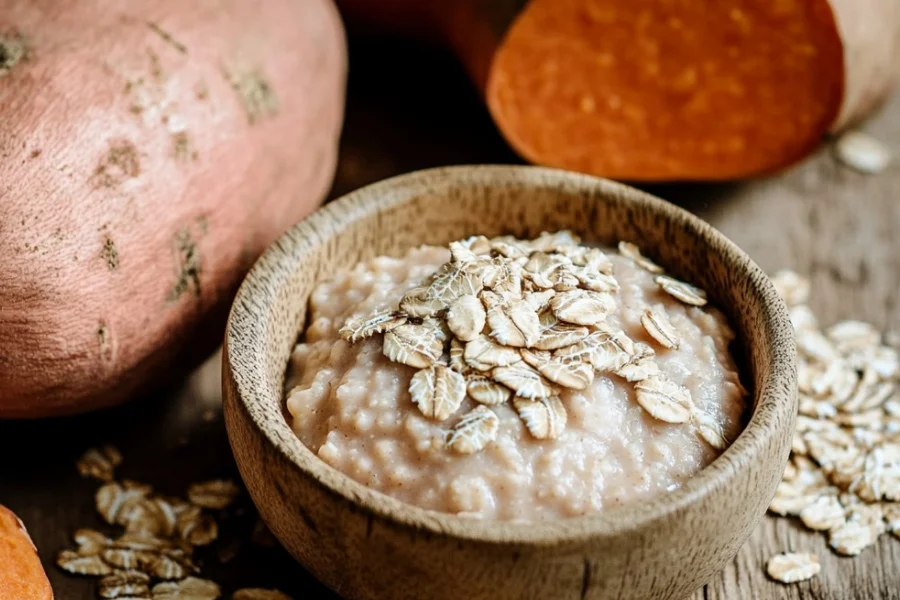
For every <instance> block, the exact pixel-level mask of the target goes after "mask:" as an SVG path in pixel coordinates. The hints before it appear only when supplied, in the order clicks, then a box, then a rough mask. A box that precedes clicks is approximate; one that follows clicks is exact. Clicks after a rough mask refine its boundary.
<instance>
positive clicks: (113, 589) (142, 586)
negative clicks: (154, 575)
mask: <svg viewBox="0 0 900 600" xmlns="http://www.w3.org/2000/svg"><path fill="white" fill-rule="evenodd" d="M149 584H150V577H149V576H148V575H147V574H146V573H142V572H140V571H133V570H128V571H116V572H114V573H111V574H109V575H107V576H105V577H103V578H102V579H101V580H100V582H99V584H98V588H97V591H98V593H99V594H100V597H101V598H119V597H121V596H146V595H147V594H149V593H150V587H149Z"/></svg>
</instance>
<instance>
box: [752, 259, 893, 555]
mask: <svg viewBox="0 0 900 600" xmlns="http://www.w3.org/2000/svg"><path fill="white" fill-rule="evenodd" d="M773 282H774V283H775V286H776V289H778V291H779V293H780V294H782V296H783V297H784V299H785V301H786V303H787V304H788V305H789V306H790V311H791V321H792V323H793V324H794V329H795V338H796V341H797V348H798V388H799V396H800V412H801V414H800V415H799V416H798V417H797V427H796V430H795V433H794V441H793V446H792V456H791V462H790V463H789V465H788V468H787V469H785V472H784V474H783V476H782V483H781V484H779V486H778V490H777V491H776V494H775V498H774V499H773V500H772V503H771V505H770V506H769V510H770V511H772V512H775V513H777V514H781V515H796V516H799V517H800V520H801V522H802V523H803V524H804V525H805V526H806V527H807V528H809V529H812V530H820V531H823V532H827V534H828V542H829V545H830V546H831V548H832V549H833V550H834V551H835V552H836V553H838V554H841V555H844V556H855V555H858V554H860V553H861V552H863V551H864V550H865V549H866V548H868V547H869V546H872V545H873V544H875V543H876V542H877V540H878V537H879V536H880V535H881V534H882V533H885V532H888V531H891V530H892V529H893V525H892V524H893V522H894V521H893V520H894V519H895V518H896V516H897V511H896V510H895V509H894V508H893V507H896V506H898V503H897V501H898V500H900V436H898V435H897V433H898V432H900V414H898V413H900V411H895V410H894V409H893V404H892V403H893V402H895V400H894V399H893V398H896V392H897V384H898V379H900V376H898V371H900V369H898V365H897V363H898V358H897V353H896V349H894V348H891V347H890V346H889V345H887V344H886V341H885V339H884V337H885V336H883V335H882V333H881V332H880V331H879V330H878V329H877V328H876V327H874V326H873V325H871V324H869V323H866V322H863V321H858V320H845V321H840V322H838V323H835V324H834V325H832V326H830V327H828V328H827V329H825V330H824V331H823V330H821V329H820V326H819V324H818V320H817V319H816V316H815V314H814V313H813V312H812V311H811V310H810V309H809V307H807V306H806V305H805V304H803V303H804V302H805V301H806V300H807V298H808V296H809V282H808V281H807V280H806V279H805V278H803V277H802V276H800V275H798V274H796V273H793V272H790V271H781V272H779V273H778V274H777V275H776V276H775V278H774V279H773Z"/></svg>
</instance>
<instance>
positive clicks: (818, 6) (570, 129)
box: [487, 0, 844, 181]
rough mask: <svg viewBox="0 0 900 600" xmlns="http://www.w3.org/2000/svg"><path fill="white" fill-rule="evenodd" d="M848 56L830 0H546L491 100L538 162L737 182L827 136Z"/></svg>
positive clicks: (512, 33)
mask: <svg viewBox="0 0 900 600" xmlns="http://www.w3.org/2000/svg"><path fill="white" fill-rule="evenodd" d="M843 65H844V62H843V49H842V45H841V40H840V38H839V35H838V30H837V27H836V24H835V20H834V16H833V13H832V10H831V8H830V6H829V4H828V2H826V0H802V1H801V0H777V1H775V0H729V1H728V2H694V1H692V0H670V1H667V2H646V1H637V2H636V1H634V0H594V1H592V2H585V1H584V0H534V1H533V2H531V3H530V4H529V5H528V6H527V7H526V8H525V10H524V11H523V12H522V13H520V14H519V16H518V18H517V19H516V21H515V22H514V23H513V25H512V27H511V28H510V30H509V31H508V33H507V35H506V37H505V39H504V41H503V43H502V44H501V45H500V48H499V49H498V50H497V53H496V54H495V55H494V59H493V64H492V66H491V72H490V75H489V78H488V83H487V102H488V106H489V108H490V110H491V113H492V115H493V117H494V119H495V121H496V122H497V124H498V126H499V127H500V129H501V131H502V132H503V133H504V135H505V136H506V138H507V140H508V141H509V142H510V143H511V145H512V146H513V147H514V148H515V149H516V150H517V151H518V152H519V153H520V154H521V155H522V156H523V157H525V158H526V159H529V160H531V161H533V162H536V163H540V164H545V165H551V166H557V167H563V168H569V169H575V170H579V171H583V172H587V173H593V174H597V175H602V176H606V177H613V178H617V179H625V180H634V181H653V180H722V179H735V178H740V177H747V176H752V175H757V174H761V173H765V172H768V171H773V170H776V169H779V168H782V167H784V166H786V165H788V164H790V163H792V162H794V161H796V160H798V159H800V158H802V157H803V156H804V155H805V154H807V153H808V152H809V151H810V150H811V149H812V148H814V147H815V146H816V144H818V143H819V141H820V140H821V138H822V136H823V135H824V134H825V132H826V131H827V130H828V129H829V126H830V125H831V124H832V122H833V121H834V120H835V117H836V115H837V114H838V111H839V110H840V107H841V99H842V94H843V83H844V67H843Z"/></svg>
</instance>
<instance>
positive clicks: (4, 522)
mask: <svg viewBox="0 0 900 600" xmlns="http://www.w3.org/2000/svg"><path fill="white" fill-rule="evenodd" d="M52 599H53V590H52V589H51V588H50V582H49V581H48V580H47V574H46V573H44V568H43V567H42V566H41V559H40V558H39V557H38V553H37V549H36V548H35V547H34V544H33V543H32V541H31V538H30V537H29V536H28V532H27V531H26V530H25V526H24V525H23V524H22V521H20V520H19V518H18V517H16V515H15V514H13V512H12V511H11V510H9V509H8V508H6V507H5V506H0V600H52Z"/></svg>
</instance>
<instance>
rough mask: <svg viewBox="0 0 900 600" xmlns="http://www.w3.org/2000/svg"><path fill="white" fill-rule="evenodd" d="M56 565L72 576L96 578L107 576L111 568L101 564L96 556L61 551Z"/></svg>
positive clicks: (103, 563) (100, 560)
mask: <svg viewBox="0 0 900 600" xmlns="http://www.w3.org/2000/svg"><path fill="white" fill-rule="evenodd" d="M56 564H57V565H58V566H59V568H61V569H63V570H64V571H68V572H69V573H72V574H74V575H88V576H91V577H98V576H101V575H109V574H110V573H112V572H113V568H112V567H110V566H109V565H108V564H106V563H105V562H103V559H102V558H100V556H98V555H97V554H88V555H81V554H79V553H78V552H75V551H73V550H63V551H62V552H60V553H59V555H58V556H57V557H56Z"/></svg>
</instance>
